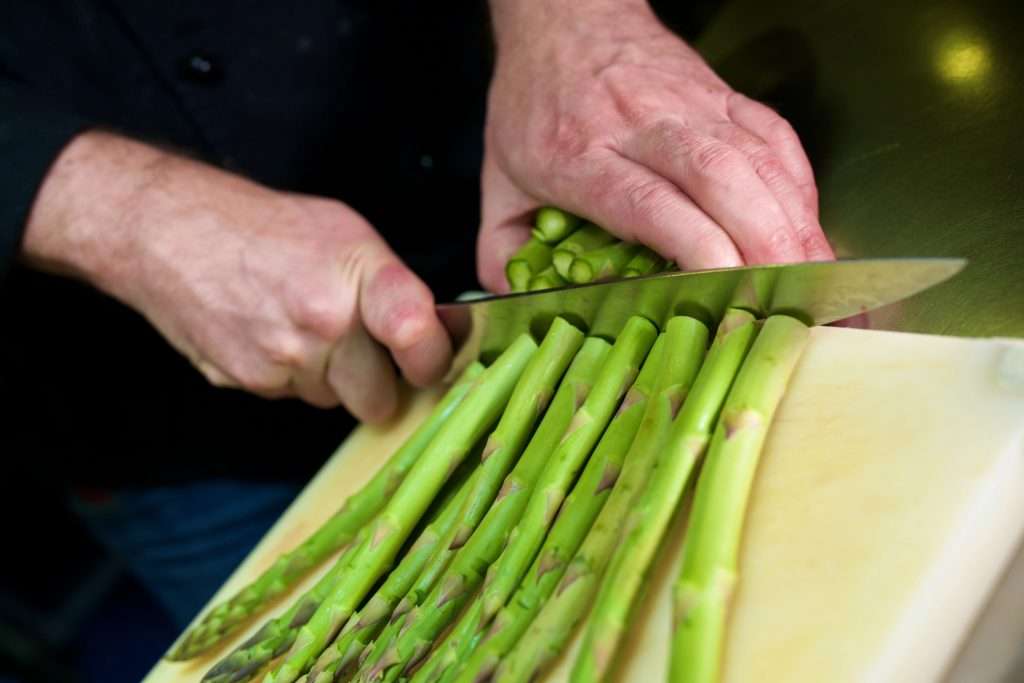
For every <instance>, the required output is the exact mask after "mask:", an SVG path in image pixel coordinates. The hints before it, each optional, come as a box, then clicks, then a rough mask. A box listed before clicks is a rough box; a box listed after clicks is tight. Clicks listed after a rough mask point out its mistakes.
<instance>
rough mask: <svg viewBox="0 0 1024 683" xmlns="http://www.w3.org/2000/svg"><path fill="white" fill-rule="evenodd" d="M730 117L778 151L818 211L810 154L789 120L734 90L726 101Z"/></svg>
mask: <svg viewBox="0 0 1024 683" xmlns="http://www.w3.org/2000/svg"><path fill="white" fill-rule="evenodd" d="M727 107H728V113H729V118H731V119H732V120H733V121H734V122H735V123H736V124H738V125H740V126H742V127H744V128H746V129H748V130H750V131H751V132H752V133H754V134H755V135H757V136H758V137H760V138H761V139H763V140H764V141H765V142H766V143H767V144H768V145H769V146H770V147H771V148H772V149H774V150H775V153H776V154H778V155H779V159H781V160H782V163H783V165H785V167H786V170H787V171H789V174H790V175H791V176H793V179H794V180H795V181H796V183H797V186H798V187H799V188H800V192H801V195H802V197H803V200H804V202H805V203H806V204H807V206H808V207H809V208H810V209H811V210H812V211H813V212H814V215H815V216H817V215H818V187H817V185H816V184H815V182H814V169H813V168H812V167H811V162H810V160H809V159H808V158H807V153H806V152H805V151H804V147H803V145H802V144H800V138H799V136H798V135H797V134H796V131H795V130H793V126H791V125H790V124H789V121H787V120H786V119H784V118H782V117H781V116H779V115H778V113H777V112H776V111H775V110H774V109H772V108H771V107H768V106H766V105H764V104H762V103H760V102H758V101H756V100H752V99H750V98H749V97H747V96H746V95H741V94H740V93H733V94H732V95H731V96H730V97H729V100H728V102H727Z"/></svg>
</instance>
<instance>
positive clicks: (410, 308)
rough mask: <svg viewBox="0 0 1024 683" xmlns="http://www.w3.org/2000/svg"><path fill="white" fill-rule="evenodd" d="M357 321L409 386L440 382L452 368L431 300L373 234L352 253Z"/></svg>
mask: <svg viewBox="0 0 1024 683" xmlns="http://www.w3.org/2000/svg"><path fill="white" fill-rule="evenodd" d="M354 256H355V261H356V263H355V265H356V272H357V273H358V279H359V282H358V291H359V316H360V318H361V319H362V322H363V325H364V327H365V328H366V331H367V332H368V333H369V334H370V336H371V337H372V338H373V339H375V340H376V341H377V342H378V343H380V344H381V345H383V346H384V347H386V348H387V350H388V351H389V352H390V353H391V357H392V358H393V359H394V360H395V363H397V364H398V367H399V368H400V369H401V371H402V374H403V375H404V376H405V377H406V379H408V380H409V381H410V382H411V383H412V384H415V385H417V386H425V385H428V384H431V383H433V382H436V381H437V380H439V379H441V378H442V377H443V376H444V374H445V372H447V370H448V365H449V364H450V362H451V353H452V346H451V340H450V339H449V337H448V332H447V330H446V329H445V327H444V325H443V324H442V323H441V320H440V319H439V318H438V317H437V312H436V310H435V308H434V295H433V294H432V293H431V291H430V289H429V288H428V287H427V286H426V284H424V282H423V281H422V280H420V279H419V277H417V276H416V274H415V273H413V272H412V271H411V270H410V269H409V268H408V266H406V265H405V264H404V263H403V262H402V261H401V259H399V258H398V256H397V255H395V253H394V252H393V251H391V249H390V247H388V246H387V244H385V243H384V241H383V240H382V239H381V238H380V237H379V236H378V235H377V234H376V233H374V234H373V237H372V238H371V239H369V240H367V241H366V242H364V243H363V244H362V245H361V247H360V248H358V249H357V250H356V253H355V255H354Z"/></svg>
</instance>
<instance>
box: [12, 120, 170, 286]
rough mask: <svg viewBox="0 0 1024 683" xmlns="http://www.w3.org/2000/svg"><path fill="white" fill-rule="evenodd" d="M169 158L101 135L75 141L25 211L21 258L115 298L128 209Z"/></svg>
mask: <svg viewBox="0 0 1024 683" xmlns="http://www.w3.org/2000/svg"><path fill="white" fill-rule="evenodd" d="M170 159H171V157H170V155H168V154H166V153H165V152H163V151H161V150H159V149H156V148H154V147H150V146H148V145H145V144H142V143H139V142H135V141H132V140H129V139H127V138H123V137H119V136H117V135H112V134H109V133H104V132H99V131H88V132H85V133H82V134H80V135H78V136H76V137H75V138H74V139H73V140H72V141H71V142H70V143H69V144H68V145H67V146H66V147H65V148H64V150H63V151H62V152H61V154H60V155H59V156H58V158H57V159H56V160H55V161H54V163H53V166H52V167H51V168H50V171H49V172H48V173H47V175H46V177H45V179H44V180H43V182H42V184H41V186H40V188H39V191H38V193H37V195H36V199H35V202H34V203H33V205H32V210H31V212H30V213H29V217H28V221H27V224H26V229H25V236H24V239H23V242H22V251H21V258H22V260H23V261H24V262H26V263H27V264H28V265H30V266H32V267H35V268H38V269H40V270H46V271H49V272H54V273H59V274H62V275H69V276H73V277H78V278H80V279H83V280H87V281H89V282H91V283H92V284H94V285H96V286H97V287H99V288H100V289H103V290H106V291H108V292H110V293H116V292H115V291H112V290H116V289H117V286H116V283H117V282H119V281H123V280H124V279H125V278H124V272H123V271H124V270H125V269H126V268H129V267H131V265H132V259H131V257H130V255H129V254H128V253H127V250H128V248H129V245H130V243H131V240H130V235H131V229H132V226H131V222H132V221H131V220H130V218H129V217H130V216H131V215H132V209H131V207H132V206H133V205H134V204H135V201H136V198H137V196H138V195H139V194H140V193H141V192H142V191H143V190H144V188H145V187H147V186H148V185H151V184H152V183H153V182H154V178H155V177H157V175H158V174H159V173H160V168H161V166H163V165H164V164H167V163H170Z"/></svg>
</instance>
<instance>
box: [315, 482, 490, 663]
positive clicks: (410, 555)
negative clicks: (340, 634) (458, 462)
mask: <svg viewBox="0 0 1024 683" xmlns="http://www.w3.org/2000/svg"><path fill="white" fill-rule="evenodd" d="M479 476H480V469H479V468H476V469H475V470H474V471H473V474H472V475H471V477H470V479H469V480H468V481H467V482H465V483H464V484H462V485H461V486H460V487H459V489H458V493H457V494H456V495H454V496H452V497H451V498H449V500H447V501H445V502H444V503H443V505H442V506H441V510H440V512H439V513H438V514H437V516H436V517H435V518H434V519H433V521H431V522H430V524H428V525H427V526H426V527H425V528H424V529H423V531H422V532H421V533H420V535H419V537H418V538H417V539H416V542H415V543H413V545H412V547H410V548H409V550H408V551H407V552H406V554H405V556H404V557H402V561H401V562H400V563H399V564H398V567H396V568H395V569H394V570H393V571H392V572H391V573H390V574H389V575H388V578H387V580H386V581H385V582H384V584H383V585H381V587H380V588H379V589H377V592H376V593H374V595H373V597H372V598H370V600H369V601H368V602H367V603H366V605H365V606H364V607H363V608H362V609H361V610H360V611H359V612H358V613H356V614H354V615H353V616H352V619H350V620H349V622H348V624H347V626H350V627H351V628H350V629H346V631H345V633H353V632H355V631H356V630H358V629H360V628H371V627H373V626H374V625H376V624H379V623H382V622H383V621H384V620H385V619H387V617H388V616H390V614H391V610H390V609H389V607H388V605H389V604H391V603H392V601H393V602H397V598H395V597H394V596H396V595H397V596H399V597H401V596H402V595H404V594H405V591H406V590H407V589H408V587H409V585H411V584H412V582H413V581H415V580H416V577H417V576H419V574H420V572H421V571H422V570H423V567H424V565H426V563H427V561H428V560H429V559H430V556H431V555H432V554H433V552H434V548H435V547H436V546H437V545H438V544H439V543H440V542H441V541H442V539H443V538H444V537H445V536H446V535H447V534H448V531H449V530H451V529H453V528H455V525H456V523H457V522H458V521H459V512H460V511H461V509H462V505H463V503H465V501H466V499H468V498H469V494H470V491H471V490H472V489H473V485H474V483H475V482H476V481H477V479H478V478H479ZM392 606H393V605H392ZM343 654H344V651H338V650H336V649H334V648H330V649H328V650H325V651H324V653H323V655H322V656H321V657H320V659H318V660H317V662H316V664H315V665H314V666H313V668H312V669H310V672H309V675H308V677H307V681H308V683H314V682H315V681H316V680H318V679H319V678H320V677H321V674H323V673H325V672H329V673H330V674H331V678H327V677H324V680H332V679H333V674H334V673H335V672H336V670H337V668H338V664H339V659H340V657H341V656H342V655H343ZM332 655H333V656H332ZM332 665H333V666H332Z"/></svg>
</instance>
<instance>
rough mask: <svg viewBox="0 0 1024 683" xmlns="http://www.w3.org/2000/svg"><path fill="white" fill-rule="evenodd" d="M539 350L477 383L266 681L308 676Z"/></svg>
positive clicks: (498, 364) (525, 339) (508, 353)
mask: <svg viewBox="0 0 1024 683" xmlns="http://www.w3.org/2000/svg"><path fill="white" fill-rule="evenodd" d="M536 350H537V344H536V342H534V341H533V339H531V338H530V336H529V335H526V334H524V335H522V336H520V337H519V338H518V339H516V341H514V342H513V343H512V345H511V346H510V347H509V348H508V349H506V350H505V352H504V353H502V355H501V356H500V357H499V358H498V360H496V361H495V362H494V364H493V365H491V367H489V368H487V369H486V370H485V371H484V372H483V373H482V374H481V375H480V376H479V377H478V378H477V379H476V381H475V386H474V387H473V388H472V390H471V391H470V392H469V394H467V396H466V398H465V399H464V400H463V401H462V402H461V403H460V404H459V405H458V407H457V408H456V409H455V411H454V412H453V413H452V415H451V418H450V419H449V420H447V421H446V422H445V424H444V426H443V427H442V428H441V429H440V431H439V432H438V433H437V435H436V436H435V437H434V438H433V439H432V440H431V441H430V444H429V445H428V446H427V448H426V449H425V450H424V452H423V454H422V455H421V456H420V458H419V459H418V460H417V461H416V464H414V465H413V466H412V468H411V469H410V470H409V473H408V475H406V477H405V479H404V480H403V481H402V484H401V485H400V486H399V487H398V490H397V491H395V493H394V495H392V496H391V497H390V498H389V499H388V501H387V503H386V505H385V506H384V508H383V510H381V512H380V513H379V515H378V516H377V518H376V519H375V520H374V522H373V524H372V531H371V533H370V537H369V538H368V539H367V540H366V541H365V542H364V543H363V544H362V545H361V546H360V548H359V550H358V551H357V553H356V556H355V558H353V560H352V566H351V568H350V569H349V570H348V571H346V572H345V573H344V576H342V577H341V579H340V580H339V581H338V583H337V584H336V585H335V587H334V590H333V591H332V594H331V595H330V596H329V597H328V598H327V599H326V600H325V601H324V602H323V603H322V604H321V605H320V607H319V608H318V609H317V610H316V612H315V613H314V614H313V616H312V617H311V618H310V619H309V621H308V622H306V624H305V625H303V626H302V628H301V629H300V630H299V633H298V636H297V637H296V639H295V643H294V645H293V646H292V648H291V650H290V651H289V652H288V654H287V656H286V657H285V659H284V661H283V662H282V663H281V664H280V665H279V666H278V667H277V668H276V669H275V670H274V671H272V672H271V673H269V674H267V676H266V677H265V678H264V681H265V683H291V682H292V681H294V680H295V679H296V678H298V677H299V676H300V675H302V674H303V673H305V672H306V670H307V669H308V668H309V666H310V665H311V664H312V663H313V660H314V659H315V658H316V657H317V656H319V655H320V653H321V652H322V651H323V648H324V646H325V645H326V644H327V643H328V642H330V640H331V639H332V638H334V637H335V635H336V634H337V633H338V631H339V630H340V629H341V628H342V627H343V626H344V625H345V622H346V621H347V620H348V618H349V617H350V616H351V615H352V612H353V611H355V609H356V607H358V605H359V604H360V603H361V602H362V600H363V598H364V597H365V596H366V594H367V593H368V592H369V590H370V589H371V588H372V587H373V585H374V584H375V583H376V582H377V580H378V579H379V578H380V576H381V575H382V574H383V573H384V571H385V570H386V569H387V568H388V567H389V566H390V565H391V563H392V561H393V560H394V558H395V555H396V554H397V553H398V550H399V549H400V548H401V546H402V544H403V543H405V540H406V538H407V537H408V536H409V534H410V533H411V532H412V530H413V528H414V527H415V526H416V523H417V522H418V521H419V519H420V517H421V516H422V515H423V512H424V511H425V510H426V509H427V506H428V505H430V501H431V500H433V499H434V497H435V496H436V495H437V492H438V490H440V488H441V486H442V485H443V484H444V482H445V480H446V479H447V478H448V476H449V475H450V473H451V472H453V471H454V470H455V468H456V467H457V466H458V465H459V463H460V462H462V459H463V458H465V456H466V454H467V453H468V452H469V450H470V449H471V448H472V447H473V444H475V443H476V442H477V441H478V440H479V439H480V438H481V437H482V436H483V435H484V434H486V432H487V430H488V429H489V428H490V427H491V425H492V424H494V422H495V420H497V418H498V416H499V415H500V414H501V411H502V409H503V407H504V406H505V404H506V402H507V401H508V398H509V396H510V395H511V393H512V390H513V388H514V386H515V383H516V380H517V379H518V378H519V376H520V374H522V372H523V369H524V367H525V366H526V364H527V363H528V362H529V360H530V358H531V357H533V355H534V353H535V352H536Z"/></svg>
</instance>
